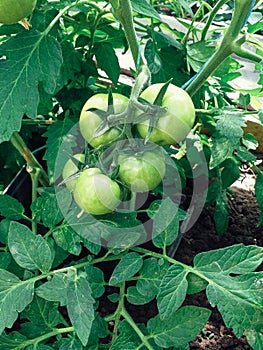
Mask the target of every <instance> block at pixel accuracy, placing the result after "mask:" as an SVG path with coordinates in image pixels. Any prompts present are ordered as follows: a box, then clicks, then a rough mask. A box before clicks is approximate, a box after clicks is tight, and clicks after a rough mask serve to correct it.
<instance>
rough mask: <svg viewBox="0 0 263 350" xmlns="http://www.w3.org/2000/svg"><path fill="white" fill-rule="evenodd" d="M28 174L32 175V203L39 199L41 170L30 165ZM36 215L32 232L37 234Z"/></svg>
mask: <svg viewBox="0 0 263 350" xmlns="http://www.w3.org/2000/svg"><path fill="white" fill-rule="evenodd" d="M27 172H28V173H29V174H30V177H31V182H32V203H33V202H34V201H35V200H36V199H37V188H38V181H39V179H40V176H41V169H39V168H38V167H37V168H32V167H31V166H30V165H27ZM33 216H34V214H33V213H32V232H33V233H34V234H37V220H35V219H34V217H33Z"/></svg>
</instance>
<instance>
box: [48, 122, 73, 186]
mask: <svg viewBox="0 0 263 350" xmlns="http://www.w3.org/2000/svg"><path fill="white" fill-rule="evenodd" d="M77 132H78V131H77V127H76V125H74V122H73V121H72V120H71V119H70V118H68V117H65V118H64V120H63V121H60V120H57V121H56V123H54V124H52V125H50V126H49V128H48V130H47V132H45V133H44V135H43V136H44V137H47V142H46V146H47V149H46V152H45V155H44V157H43V159H45V160H46V161H47V165H48V172H49V177H50V179H51V180H53V181H55V180H57V178H58V177H59V176H61V174H62V170H63V167H64V165H65V163H66V161H67V160H68V155H69V154H72V153H73V152H72V148H73V147H75V146H76V135H77ZM66 135H67V137H65V136H66Z"/></svg>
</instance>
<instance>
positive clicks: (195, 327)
mask: <svg viewBox="0 0 263 350" xmlns="http://www.w3.org/2000/svg"><path fill="white" fill-rule="evenodd" d="M210 314H211V311H210V310H208V309H204V308H200V307H196V306H184V307H182V308H181V309H179V310H178V311H177V312H174V313H172V314H170V317H169V318H166V319H164V320H163V319H161V318H160V316H159V315H157V316H156V317H154V318H152V319H150V320H149V321H148V324H147V329H148V331H149V332H150V336H151V338H153V339H154V341H155V343H156V344H157V345H158V346H160V347H162V348H168V347H172V346H174V347H176V349H184V348H185V346H186V345H187V343H188V342H189V341H191V340H192V339H194V338H195V337H196V335H197V334H198V333H199V332H200V331H201V330H202V328H203V327H204V325H205V323H206V322H207V320H208V318H209V316H210Z"/></svg>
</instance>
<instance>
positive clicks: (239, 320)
mask: <svg viewBox="0 0 263 350" xmlns="http://www.w3.org/2000/svg"><path fill="white" fill-rule="evenodd" d="M207 277H208V278H209V279H210V280H211V283H209V285H208V286H207V288H206V295H207V298H208V300H209V302H210V303H211V305H212V306H217V308H218V310H219V312H220V313H221V315H222V317H223V320H224V322H225V325H226V326H227V327H229V328H232V329H233V331H234V333H235V334H236V336H237V337H241V336H242V334H243V333H244V332H245V331H246V330H247V329H262V328H263V304H262V295H263V283H262V281H263V273H262V272H261V273H259V272H258V273H249V274H247V275H242V276H236V277H234V278H233V277H227V276H224V274H223V273H221V274H213V275H211V274H209V275H207ZM237 305H238V308H237V307H236V306H237Z"/></svg>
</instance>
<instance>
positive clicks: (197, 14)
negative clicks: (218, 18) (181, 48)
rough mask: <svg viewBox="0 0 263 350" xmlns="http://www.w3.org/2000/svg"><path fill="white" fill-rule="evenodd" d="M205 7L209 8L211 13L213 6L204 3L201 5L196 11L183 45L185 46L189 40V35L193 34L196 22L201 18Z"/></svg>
mask: <svg viewBox="0 0 263 350" xmlns="http://www.w3.org/2000/svg"><path fill="white" fill-rule="evenodd" d="M204 7H207V8H208V10H209V11H211V6H210V5H209V4H207V3H206V2H202V4H201V5H200V7H199V9H198V10H197V11H196V13H195V15H194V17H193V18H192V21H191V23H190V26H189V29H188V31H187V32H186V34H185V36H184V37H183V39H182V44H185V43H186V42H187V40H188V38H189V35H190V34H191V32H192V30H193V28H194V25H193V24H194V22H195V21H196V19H197V18H198V16H199V13H200V12H201V11H202V10H203V8H204Z"/></svg>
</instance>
